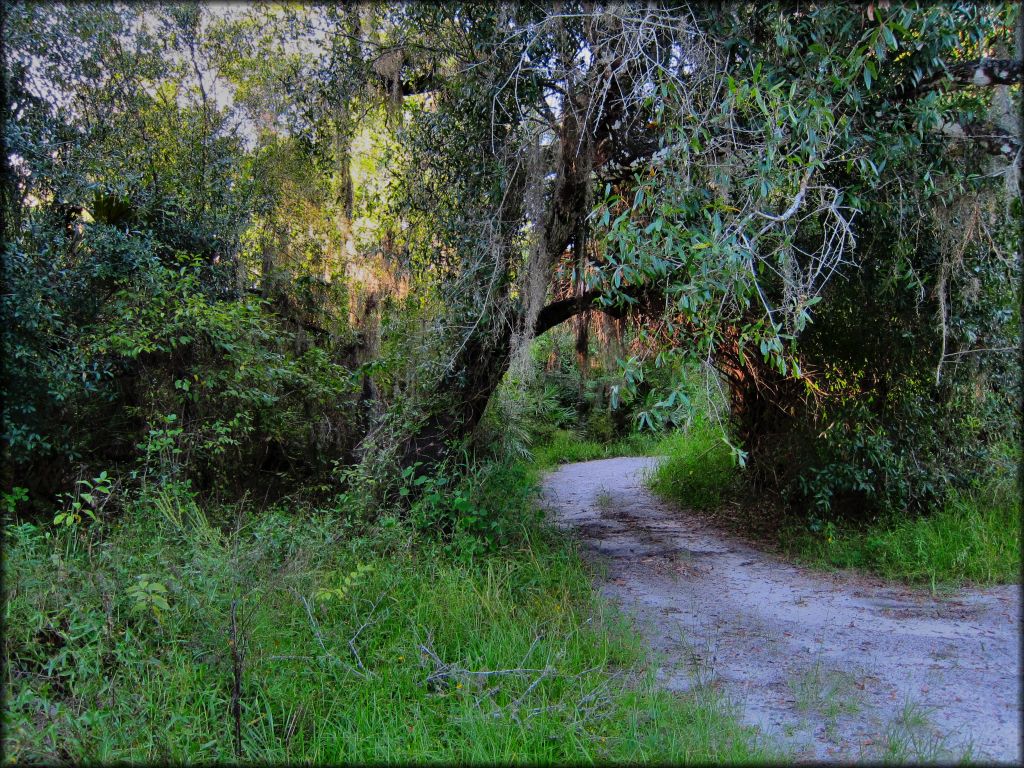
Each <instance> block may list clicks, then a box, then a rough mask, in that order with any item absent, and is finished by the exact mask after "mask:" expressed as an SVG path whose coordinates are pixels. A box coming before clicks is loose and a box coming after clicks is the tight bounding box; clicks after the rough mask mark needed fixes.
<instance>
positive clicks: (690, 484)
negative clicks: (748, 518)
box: [650, 416, 737, 510]
mask: <svg viewBox="0 0 1024 768" xmlns="http://www.w3.org/2000/svg"><path fill="white" fill-rule="evenodd" d="M659 448H661V449H662V455H664V456H665V457H666V458H665V460H664V461H662V462H661V463H660V464H659V465H658V467H657V468H656V469H655V470H654V472H653V473H652V475H651V479H650V487H651V489H652V490H653V491H654V492H655V493H657V494H659V495H661V496H663V497H665V498H667V499H670V500H672V501H674V502H676V503H677V504H680V505H682V506H685V507H687V508H689V509H698V510H707V509H712V508H714V507H717V506H718V505H720V504H721V503H722V502H723V501H725V500H726V499H729V498H730V497H731V495H732V494H733V493H734V491H735V490H736V487H737V471H736V470H737V468H736V462H735V460H734V459H733V454H732V449H731V448H730V447H729V445H728V444H727V443H726V442H725V441H724V440H723V439H722V433H721V431H720V430H719V429H718V428H717V427H716V426H714V425H713V424H712V423H710V422H709V421H708V420H707V419H706V418H705V417H703V416H698V417H697V418H696V419H694V421H693V423H692V424H691V426H690V427H689V429H688V430H687V431H685V432H677V433H675V434H673V435H672V436H671V437H670V438H668V439H666V440H663V441H662V443H661V444H660V446H659Z"/></svg>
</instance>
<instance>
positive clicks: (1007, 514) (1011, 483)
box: [649, 417, 1021, 589]
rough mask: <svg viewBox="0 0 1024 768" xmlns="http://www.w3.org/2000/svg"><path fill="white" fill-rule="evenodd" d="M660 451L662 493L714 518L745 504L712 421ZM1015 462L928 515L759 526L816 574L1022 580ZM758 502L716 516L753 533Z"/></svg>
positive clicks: (697, 424)
mask: <svg viewBox="0 0 1024 768" xmlns="http://www.w3.org/2000/svg"><path fill="white" fill-rule="evenodd" d="M657 453H658V454H659V455H665V456H666V459H665V460H664V461H662V462H661V463H660V464H659V465H658V467H657V468H656V469H655V471H654V472H653V473H652V475H651V478H650V481H649V485H650V487H651V489H652V490H654V491H655V492H656V493H658V494H659V495H661V496H663V497H665V498H667V499H670V500H672V501H674V502H676V503H677V504H679V505H681V506H683V507H685V508H687V509H694V510H698V511H701V512H705V513H710V514H712V515H715V513H716V512H717V511H718V510H719V508H720V507H721V506H722V505H723V503H725V502H728V501H733V500H736V499H738V498H739V495H738V491H739V490H740V485H739V483H740V470H739V468H738V467H737V466H736V464H735V462H734V461H733V459H732V455H731V450H730V448H729V446H728V445H727V444H726V443H725V442H724V441H723V440H722V438H721V434H720V432H719V431H718V430H717V429H716V428H715V427H713V426H712V425H711V424H709V423H708V421H707V420H706V419H703V418H701V417H698V418H697V419H695V420H694V422H693V425H692V426H691V427H690V429H689V431H687V432H685V433H684V432H678V433H675V434H674V435H672V436H670V437H669V438H665V439H663V440H661V441H660V442H659V443H658V444H657ZM1004 453H1005V452H1004ZM1010 453H1012V451H1011V452H1010ZM1016 466H1017V461H1016V460H1015V456H1010V455H1007V456H1004V457H1003V460H1002V461H1001V463H1000V469H999V470H998V471H997V472H996V473H995V476H994V477H992V478H990V479H987V480H986V481H984V482H983V483H978V484H976V485H975V487H973V488H971V489H969V490H966V491H954V492H952V493H951V494H950V496H949V498H948V500H947V502H946V503H945V505H944V506H943V507H942V508H940V509H938V510H935V511H934V512H932V513H931V514H929V515H922V516H916V517H912V516H905V515H900V516H889V517H879V518H877V519H875V520H873V521H872V522H870V523H867V524H863V523H862V524H858V523H855V522H846V521H841V520H840V521H822V520H820V519H818V518H816V517H813V516H807V517H800V516H799V515H798V514H796V513H790V515H789V516H788V517H786V518H785V519H784V520H783V521H782V523H781V524H779V525H776V526H768V527H764V526H760V527H759V528H758V530H759V531H761V530H762V528H763V529H764V532H765V533H766V535H771V536H772V537H773V538H774V539H775V542H774V543H775V544H777V545H778V547H779V548H780V549H781V550H782V551H783V552H785V553H786V554H788V555H789V556H791V557H793V558H794V559H796V560H799V561H801V562H803V563H806V564H809V565H813V566H817V567H819V568H825V569H833V568H856V569H860V570H863V571H867V572H870V573H874V574H878V575H880V576H883V577H886V578H890V579H894V580H899V581H904V582H908V583H912V584H927V585H930V586H931V587H932V588H933V589H934V588H937V587H940V586H941V587H951V586H956V585H959V584H963V583H973V584H979V585H986V584H1001V583H1018V582H1019V580H1020V577H1021V558H1020V550H1021V542H1020V539H1021V537H1020V530H1021V504H1020V499H1019V496H1018V494H1017V492H1016V483H1015V478H1016ZM757 503H758V502H757V501H756V500H749V499H748V500H746V501H745V502H744V504H745V506H746V509H745V510H744V511H743V512H742V514H740V515H738V517H737V516H735V515H727V516H716V519H718V517H721V520H720V522H723V523H724V524H727V525H729V526H731V527H734V528H740V529H741V530H740V531H739V532H740V533H749V532H750V531H751V530H752V529H753V526H754V524H755V523H754V521H755V518H756V517H757V516H758V515H759V514H760V515H762V516H763V515H764V514H765V511H764V510H763V509H758V508H757Z"/></svg>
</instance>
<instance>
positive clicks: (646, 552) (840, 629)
mask: <svg viewBox="0 0 1024 768" xmlns="http://www.w3.org/2000/svg"><path fill="white" fill-rule="evenodd" d="M656 462H657V459H651V458H617V459H605V460H601V461H590V462H584V463H579V464H567V465H565V466H562V467H560V468H559V469H557V470H555V471H553V472H552V473H550V474H549V475H548V476H547V477H546V479H545V482H544V502H545V506H546V507H547V509H548V510H549V511H550V512H551V514H552V517H553V519H554V522H555V523H556V524H557V525H559V526H560V527H563V528H566V529H569V530H571V531H572V532H573V533H574V534H575V536H576V537H577V538H578V539H579V541H580V542H581V545H582V547H583V549H584V552H585V554H586V556H587V557H588V558H589V559H592V560H594V561H596V562H598V563H599V564H600V566H601V567H600V569H599V573H601V583H600V588H601V591H602V592H603V593H604V594H605V595H606V596H608V597H609V598H611V599H612V600H613V601H614V602H616V603H618V604H619V605H621V607H622V608H623V609H624V610H625V611H626V612H627V613H629V614H630V615H632V616H633V617H634V618H635V619H636V620H637V625H638V627H639V628H640V629H641V630H642V631H643V632H644V633H645V636H646V637H647V639H648V641H649V642H650V645H651V646H652V647H653V648H654V649H655V650H656V651H658V652H659V653H660V655H661V658H662V666H661V669H660V671H659V676H660V678H661V679H662V680H663V683H664V685H665V686H666V687H667V688H669V689H672V690H688V689H691V688H693V687H694V686H712V687H714V688H717V689H719V690H721V691H722V692H723V693H724V694H725V696H726V698H727V699H728V700H729V701H731V702H733V703H734V704H735V705H736V706H737V707H738V709H739V711H740V712H741V713H742V717H743V719H744V720H745V721H747V722H749V723H752V724H756V725H757V726H758V727H759V728H760V729H761V730H762V732H763V733H765V734H766V735H767V736H768V737H769V738H772V739H775V740H777V742H778V743H781V744H782V745H784V746H785V747H786V748H788V749H790V750H792V753H793V755H794V757H795V758H797V759H801V760H813V761H822V760H837V761H844V762H847V761H850V760H859V759H867V760H871V759H882V758H885V757H887V756H889V757H897V758H899V757H903V758H904V759H907V760H910V761H918V760H939V761H942V762H947V761H950V760H954V759H959V758H961V757H963V756H964V755H965V754H966V755H969V756H970V757H971V758H973V759H974V760H983V761H992V760H995V761H1000V762H1008V763H1016V762H1018V761H1019V759H1020V757H1021V742H1020V738H1021V731H1020V718H1021V703H1020V654H1019V642H1020V640H1019V627H1020V617H1021V613H1020V594H1019V592H1020V588H1019V587H1017V586H1004V587H995V588H990V589H983V590H970V591H966V590H965V591H961V592H959V593H957V594H955V595H953V596H946V597H934V596H932V595H931V594H930V593H929V592H928V591H923V590H918V589H912V588H908V587H904V586H900V585H893V584H892V583H889V582H884V581H882V580H879V579H873V578H869V577H865V576H861V575H854V574H848V573H844V574H823V573H820V572H815V571H811V570H809V569H805V568H801V567H798V566H795V565H792V564H789V563H786V562H783V561H781V560H779V559H778V558H776V557H774V556H773V555H771V554H767V553H765V552H762V551H760V550H757V549H755V548H752V547H751V546H750V545H748V544H746V543H743V542H741V541H739V540H737V539H735V538H733V537H730V536H729V535H727V534H725V533H722V532H721V531H718V530H715V529H713V528H712V527H710V526H709V525H708V524H706V523H704V522H702V521H701V520H700V519H698V518H697V517H695V516H693V515H692V514H689V513H687V512H686V511H684V510H679V509H676V508H675V507H674V506H673V505H670V504H667V503H665V502H663V501H661V500H659V499H657V498H656V497H655V496H653V495H652V494H651V493H650V492H649V491H648V490H647V489H646V488H645V486H644V483H643V475H644V472H645V471H646V470H648V469H649V468H651V467H653V466H654V465H655V463H656Z"/></svg>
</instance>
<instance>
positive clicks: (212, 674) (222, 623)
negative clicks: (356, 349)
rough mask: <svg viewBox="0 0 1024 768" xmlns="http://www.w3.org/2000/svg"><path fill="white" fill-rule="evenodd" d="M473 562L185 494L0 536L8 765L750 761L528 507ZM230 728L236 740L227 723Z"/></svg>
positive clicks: (480, 499) (382, 530)
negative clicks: (660, 669) (669, 686)
mask: <svg viewBox="0 0 1024 768" xmlns="http://www.w3.org/2000/svg"><path fill="white" fill-rule="evenodd" d="M488 478H489V479H488V480H487V484H488V485H489V487H488V488H486V489H485V491H486V492H483V493H480V494H477V495H476V496H475V497H474V498H475V499H476V502H475V503H479V504H480V505H482V506H486V509H483V510H482V511H481V514H483V515H486V516H491V517H498V518H502V519H503V521H504V522H503V523H502V525H500V526H497V528H496V529H495V530H501V531H505V532H506V533H504V534H502V538H501V539H500V540H497V541H494V542H491V543H489V544H488V546H486V547H481V548H479V549H477V550H472V549H471V550H469V552H470V554H469V555H468V556H467V555H466V554H465V553H466V550H465V549H464V548H462V547H461V545H460V544H459V540H458V538H454V539H452V540H451V541H449V542H448V543H445V541H444V540H442V539H439V538H437V537H430V536H428V535H426V534H425V533H423V532H422V531H419V532H418V531H417V530H416V529H415V526H414V524H413V522H411V521H410V520H407V519H403V518H402V517H401V516H390V517H384V518H382V519H381V520H379V521H378V522H377V523H374V524H372V525H370V524H362V523H357V522H355V521H354V520H353V519H352V517H351V516H349V515H346V510H345V509H339V508H327V509H309V508H300V507H296V506H289V505H288V504H281V505H278V506H276V507H274V508H271V509H266V510H255V509H253V508H251V507H250V506H247V505H245V504H235V505H231V506H225V507H221V508H209V509H202V508H201V507H200V506H199V505H197V504H196V502H195V501H194V500H193V499H192V497H191V496H190V495H189V494H188V493H187V492H186V491H184V490H182V489H181V488H172V487H165V488H163V489H162V490H160V491H159V492H157V493H154V494H152V495H151V497H148V498H139V499H135V500H134V501H130V502H126V503H124V505H123V507H124V508H123V511H122V512H121V513H120V515H119V516H118V517H117V518H115V519H107V518H104V517H102V516H101V517H100V519H99V520H98V521H97V522H91V521H90V520H87V519H82V520H75V521H74V523H75V524H74V525H67V526H62V527H61V528H59V529H57V528H56V527H54V526H52V525H50V524H41V523H29V522H20V523H16V524H15V523H9V524H8V525H6V527H5V534H4V536H5V550H6V557H5V559H4V576H5V588H6V594H5V609H4V611H5V612H4V626H5V643H4V676H5V680H4V684H5V693H6V696H5V703H4V712H3V715H4V722H5V725H6V728H5V734H4V752H5V755H6V756H7V759H8V760H10V761H16V762H37V761H42V762H54V761H70V762H75V763H77V762H92V761H98V762H115V761H127V762H137V761H161V762H163V761H190V762H192V761H202V762H207V761H228V762H236V761H246V762H254V761H261V762H265V761H270V762H291V761H312V762H330V763H337V762H348V761H353V762H378V761H379V762H410V761H415V762H454V761H459V762H466V761H469V762H492V761H502V762H506V761H515V762H542V761H543V762H549V761H557V762H593V761H602V762H604V761H608V762H619V761H658V762H668V761H673V762H674V761H691V762H693V761H696V762H708V761H723V762H732V761H737V760H739V761H743V760H756V759H762V760H763V759H765V758H766V757H768V756H767V755H766V754H765V753H764V752H762V751H760V748H758V747H755V746H754V739H753V735H752V733H751V732H750V731H749V730H748V729H745V728H743V727H741V726H740V725H738V724H737V722H736V721H735V720H734V719H732V717H731V715H729V714H728V713H727V712H726V711H725V710H724V709H723V708H722V706H721V705H720V703H719V702H717V701H716V700H715V699H714V697H713V694H711V693H709V692H706V691H705V692H703V693H700V694H692V695H687V696H682V697H680V696H677V695H674V694H669V693H667V692H663V691H658V690H657V688H656V687H655V684H654V679H653V668H652V664H651V661H650V659H649V658H648V657H647V655H646V652H645V649H644V647H643V645H642V643H641V641H640V640H639V639H638V636H637V634H636V633H635V632H633V631H630V629H629V628H628V626H627V625H626V624H625V623H624V620H623V619H622V617H621V616H620V615H618V614H617V613H615V612H614V611H613V610H611V609H610V608H609V607H608V606H607V605H606V604H605V603H603V602H602V601H601V599H600V598H599V597H598V596H596V594H595V593H594V591H593V590H592V588H591V585H590V576H589V574H588V573H587V571H586V569H585V568H584V566H583V564H582V562H581V560H580V559H579V558H578V556H577V554H576V552H575V551H574V550H573V548H572V546H571V545H570V544H568V543H567V542H566V540H565V538H564V537H559V536H556V535H554V534H553V533H552V532H551V531H549V530H548V529H547V528H545V526H544V525H543V523H542V522H541V521H539V519H538V518H537V517H536V516H535V515H534V514H531V512H532V510H534V509H535V507H533V506H532V504H527V503H526V502H524V498H525V497H526V491H528V490H529V489H531V488H532V487H533V483H534V479H533V473H532V470H530V469H528V468H526V467H524V466H522V465H519V466H515V467H511V468H508V467H506V468H504V469H503V470H502V471H499V472H492V473H490V474H489V475H488ZM236 729H237V731H236Z"/></svg>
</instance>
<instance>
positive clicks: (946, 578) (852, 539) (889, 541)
mask: <svg viewBox="0 0 1024 768" xmlns="http://www.w3.org/2000/svg"><path fill="white" fill-rule="evenodd" d="M1013 491H1014V488H1013V484H1012V482H1007V481H1006V480H1005V479H1004V480H1003V481H999V480H997V481H994V482H992V483H991V484H989V485H988V486H987V487H984V488H981V489H977V490H974V491H969V492H963V493H954V494H953V495H952V497H951V498H950V500H949V501H948V503H947V504H946V505H945V507H944V508H942V509H940V510H938V511H937V512H935V513H933V514H932V515H929V516H927V517H917V518H906V517H904V518H890V519H882V520H878V521H876V522H874V523H872V524H871V525H869V526H865V527H854V526H852V525H850V526H836V525H832V526H826V527H825V529H824V530H822V531H819V532H811V531H809V530H808V529H807V527H806V526H801V527H796V526H791V527H789V528H787V529H784V530H783V531H782V532H781V541H782V543H783V546H784V548H785V549H786V550H787V551H788V552H789V553H790V554H792V555H794V556H796V557H797V558H798V559H800V560H802V561H804V562H807V563H809V564H812V565H817V566H819V567H827V568H860V569H864V570H868V571H871V572H872V573H877V574H879V575H881V576H885V577H887V578H892V579H899V580H901V581H907V582H910V583H920V584H929V585H931V586H932V587H933V588H934V587H938V586H940V585H941V586H953V585H957V584H962V583H974V584H1003V583H1017V582H1018V581H1019V579H1020V568H1021V565H1020V530H1021V509H1020V500H1019V499H1018V498H1017V497H1016V494H1015V493H1014V492H1013Z"/></svg>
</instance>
